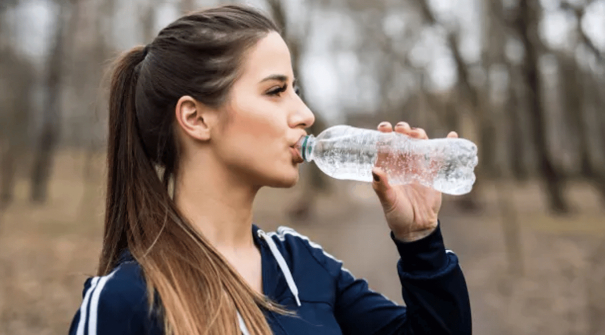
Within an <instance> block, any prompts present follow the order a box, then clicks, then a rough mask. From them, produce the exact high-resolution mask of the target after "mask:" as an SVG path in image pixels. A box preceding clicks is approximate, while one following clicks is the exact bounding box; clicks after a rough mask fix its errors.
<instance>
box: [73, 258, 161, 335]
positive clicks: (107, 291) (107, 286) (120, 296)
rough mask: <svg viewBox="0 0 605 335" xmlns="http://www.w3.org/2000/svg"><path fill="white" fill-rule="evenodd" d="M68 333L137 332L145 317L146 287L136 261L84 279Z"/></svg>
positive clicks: (146, 313) (140, 329) (141, 328)
mask: <svg viewBox="0 0 605 335" xmlns="http://www.w3.org/2000/svg"><path fill="white" fill-rule="evenodd" d="M82 295H83V297H82V304H81V306H80V308H79V310H78V312H77V314H76V316H75V317H74V320H73V322H72V327H71V328H72V329H71V330H70V334H137V333H143V331H144V329H143V327H144V326H143V325H144V324H146V323H147V322H146V321H147V318H148V317H149V315H150V314H149V304H148V300H147V287H146V284H145V280H144V279H143V275H142V271H141V268H140V266H139V264H138V263H136V262H124V263H121V264H120V265H119V266H118V267H116V268H115V269H114V270H113V271H112V272H111V273H109V274H107V275H105V276H99V277H92V278H89V279H87V280H86V282H85V284H84V291H83V293H82Z"/></svg>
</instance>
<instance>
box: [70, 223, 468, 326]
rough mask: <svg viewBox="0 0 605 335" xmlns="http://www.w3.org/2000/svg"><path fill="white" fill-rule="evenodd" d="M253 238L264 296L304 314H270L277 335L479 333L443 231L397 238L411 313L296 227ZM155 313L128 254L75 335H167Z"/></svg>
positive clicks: (86, 297) (79, 319)
mask: <svg viewBox="0 0 605 335" xmlns="http://www.w3.org/2000/svg"><path fill="white" fill-rule="evenodd" d="M253 236H254V241H255V243H256V244H257V245H258V246H259V247H260V250H261V255H262V278H263V291H264V293H265V294H266V295H267V296H268V297H269V298H271V299H272V300H273V301H275V302H277V303H279V304H281V305H283V306H286V307H287V308H288V309H291V310H294V311H296V314H297V316H296V317H293V316H287V315H278V314H274V313H270V312H267V313H266V315H267V320H268V322H269V325H270V327H271V329H272V331H273V333H274V334H276V335H278V334H279V335H281V334H283V335H285V334H288V335H298V334H301V335H302V334H304V335H308V334H317V335H336V334H359V335H372V334H376V335H378V334H381V335H382V334H384V335H386V334H406V335H412V334H414V335H420V334H431V335H437V334H471V311H470V303H469V297H468V290H467V287H466V283H465V280H464V276H463V275H462V271H461V269H460V266H459V265H458V258H457V257H456V255H455V254H454V253H452V252H451V251H449V250H446V249H445V247H444V244H443V239H442V236H441V231H440V229H439V228H437V230H435V232H433V233H432V234H431V235H429V236H427V237H425V238H423V239H421V240H418V241H414V242H409V243H404V242H401V241H398V240H396V239H395V238H393V235H392V234H391V237H392V238H393V241H394V243H395V245H396V247H397V250H398V251H399V255H400V257H401V259H400V260H399V262H398V264H397V271H398V273H399V279H400V282H401V291H402V295H403V299H404V301H405V303H406V305H407V307H404V306H399V305H397V304H395V303H394V302H392V301H390V300H388V299H387V298H385V297H384V296H382V295H381V294H379V293H376V292H374V291H372V290H370V289H369V288H368V284H367V282H366V281H365V280H362V279H356V278H355V277H354V276H353V275H352V274H351V273H350V272H349V271H347V270H346V269H345V268H343V266H342V262H341V261H339V260H336V259H335V258H334V257H332V256H331V255H329V254H327V253H326V252H324V251H323V249H322V248H321V247H320V246H318V245H316V244H314V243H313V242H311V241H309V239H308V238H306V237H305V236H302V235H300V234H298V233H297V232H295V231H294V230H292V229H289V228H285V227H280V228H279V229H278V230H277V233H269V234H267V233H264V232H263V231H262V230H260V229H258V227H256V226H253ZM280 263H281V264H280ZM148 311H149V306H148V303H147V291H146V287H145V283H144V280H143V277H142V273H141V268H140V266H139V265H138V264H137V263H136V262H135V261H134V259H132V257H131V256H130V255H129V254H128V253H125V254H123V255H122V257H121V259H120V262H119V265H118V266H117V267H116V268H115V269H114V271H113V272H112V273H111V274H109V275H107V276H103V277H94V278H89V279H88V280H86V283H85V285H84V292H83V302H82V306H81V307H80V309H79V310H78V312H77V313H76V315H75V317H74V319H73V321H72V324H71V328H70V330H69V334H71V335H97V334H98V335H110V334H111V335H122V334H137V335H138V334H146V335H147V334H149V335H160V334H163V330H162V322H161V320H160V318H158V317H157V316H156V314H153V313H152V314H150V313H148ZM150 315H151V316H150ZM234 322H235V320H234ZM242 327H243V329H242V333H244V334H245V333H246V331H247V330H246V329H245V326H244V325H242V324H241V323H240V328H242Z"/></svg>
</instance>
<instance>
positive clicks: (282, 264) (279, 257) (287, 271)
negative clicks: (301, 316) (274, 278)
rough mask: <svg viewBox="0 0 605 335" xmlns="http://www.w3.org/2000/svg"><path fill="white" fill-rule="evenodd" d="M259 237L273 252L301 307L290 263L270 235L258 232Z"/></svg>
mask: <svg viewBox="0 0 605 335" xmlns="http://www.w3.org/2000/svg"><path fill="white" fill-rule="evenodd" d="M258 235H259V236H260V237H262V238H263V239H264V240H265V241H266V242H267V244H268V245H269V249H270V250H271V253H272V254H273V257H275V260H276V261H277V264H278V265H279V268H280V269H281V272H282V273H283V274H284V277H286V282H287V283H288V287H289V288H290V292H292V294H293V295H294V299H295V300H296V304H298V306H300V305H301V303H300V299H299V298H298V287H296V283H295V282H294V278H292V273H291V272H290V268H288V263H286V260H285V259H284V256H282V254H281V253H280V252H279V249H277V245H275V242H274V241H273V239H272V238H271V237H270V236H269V235H267V234H265V232H264V231H262V230H259V231H258Z"/></svg>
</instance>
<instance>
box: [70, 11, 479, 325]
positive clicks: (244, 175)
mask: <svg viewBox="0 0 605 335" xmlns="http://www.w3.org/2000/svg"><path fill="white" fill-rule="evenodd" d="M277 31H278V29H277V28H276V26H275V25H274V23H272V22H271V21H270V20H269V19H267V18H266V17H265V16H263V15H262V14H260V13H258V12H257V11H255V10H253V9H250V8H248V7H243V6H225V7H218V8H214V9H209V10H205V11H202V12H198V13H194V14H190V15H187V16H185V17H182V18H180V19H178V20H177V21H175V22H174V23H172V24H170V25H169V26H168V27H166V28H165V29H163V30H162V31H161V32H160V33H159V35H158V36H157V37H156V38H155V40H154V41H153V42H152V43H151V44H149V45H148V46H146V47H144V48H143V47H137V48H134V49H132V50H130V51H129V52H127V53H126V54H124V55H123V56H122V57H121V58H120V59H119V60H118V62H117V65H116V67H115V69H114V72H113V77H112V82H111V91H110V107H109V112H110V116H109V147H108V184H107V185H108V186H107V208H106V216H105V233H104V240H103V250H102V253H101V256H100V264H99V268H98V276H97V277H94V278H90V279H88V280H87V281H86V283H85V287H84V293H83V302H82V305H81V307H80V309H79V310H78V312H77V313H76V315H75V317H74V319H73V322H72V325H71V329H70V334H89V335H93V334H112V335H113V334H176V335H184V334H238V333H243V334H271V333H273V334H326V335H327V334H343V333H344V334H470V332H471V322H470V307H469V301H468V292H467V289H466V284H465V282H464V277H463V275H462V272H461V270H460V267H459V266H458V262H457V258H456V256H455V255H454V254H452V253H446V250H445V248H444V246H443V240H442V237H441V234H440V230H439V227H438V221H437V214H438V211H439V207H440V205H441V194H440V193H438V192H436V191H433V190H430V189H427V188H424V187H421V186H417V185H409V186H397V187H391V186H390V185H389V184H388V181H387V179H386V176H385V174H384V173H383V172H382V171H381V170H380V169H378V168H376V169H375V170H374V171H373V172H374V178H375V182H374V183H373V187H374V189H375V191H376V193H377V195H378V197H379V198H380V201H381V203H382V206H383V207H384V211H385V214H386V221H387V223H388V225H389V227H390V228H391V230H392V238H393V241H394V243H395V245H396V247H397V250H398V251H399V254H400V255H401V260H400V262H399V263H398V272H399V277H400V279H401V285H402V293H403V298H404V299H405V302H406V304H407V308H406V307H403V306H397V305H396V304H395V303H393V302H391V301H389V300H387V299H386V298H384V297H383V296H381V295H380V294H378V293H375V292H373V291H371V290H369V289H368V285H367V283H366V282H365V281H363V280H359V279H355V278H354V277H353V276H352V275H351V274H350V273H349V272H348V271H346V270H345V269H344V268H343V267H342V263H341V262H339V261H337V260H335V259H334V258H332V257H331V256H329V255H327V254H325V253H324V252H323V251H322V249H321V248H320V247H319V246H317V245H316V244H314V243H312V242H310V241H309V240H308V239H307V238H305V237H303V236H301V235H299V234H297V233H296V232H295V231H293V230H290V229H285V228H283V229H281V230H279V231H278V233H271V234H267V233H264V232H263V231H262V230H260V229H259V228H258V227H257V226H255V225H253V223H252V222H253V219H252V204H253V201H254V198H255V196H256V194H257V192H258V191H259V189H260V188H261V187H263V186H270V187H284V188H285V187H291V186H293V185H294V184H295V183H296V182H297V179H298V164H299V163H300V162H301V160H300V157H299V156H298V155H297V154H296V151H295V150H294V146H295V144H296V143H297V141H298V140H299V139H300V138H301V137H302V136H304V135H305V128H307V127H309V126H310V125H311V124H312V123H313V121H314V117H313V114H312V113H311V111H310V110H309V109H308V108H307V107H306V106H305V104H304V103H303V101H302V100H301V99H300V97H299V96H298V95H297V88H296V82H295V80H294V74H293V73H292V67H291V62H290V54H289V51H288V48H287V46H286V44H285V42H284V41H283V39H282V38H281V37H280V35H279V34H278V33H277ZM379 129H380V130H381V131H385V132H390V131H393V129H392V127H391V125H390V124H388V123H383V124H381V125H380V126H379ZM395 131H398V132H401V133H404V134H408V135H410V136H413V137H417V138H427V137H426V134H425V132H424V131H423V130H422V129H410V127H409V126H408V125H407V124H406V123H399V124H398V125H397V126H396V127H395ZM450 136H456V135H455V133H451V134H450ZM368 243H371V242H368Z"/></svg>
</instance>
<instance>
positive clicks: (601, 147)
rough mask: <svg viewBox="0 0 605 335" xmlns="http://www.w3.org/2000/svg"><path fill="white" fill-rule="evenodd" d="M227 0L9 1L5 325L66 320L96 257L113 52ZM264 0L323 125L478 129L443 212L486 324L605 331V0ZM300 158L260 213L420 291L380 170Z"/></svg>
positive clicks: (488, 330)
mask: <svg viewBox="0 0 605 335" xmlns="http://www.w3.org/2000/svg"><path fill="white" fill-rule="evenodd" d="M232 2H237V1H232ZM224 3H226V2H225V1H212V0H198V1H196V0H181V1H179V0H122V1H117V0H0V334H63V333H66V332H67V328H68V327H69V322H70V320H71V317H72V316H73V314H74V313H75V311H76V309H77V308H78V307H79V304H80V301H81V290H82V284H83V282H84V279H85V278H86V276H87V275H91V274H92V273H94V269H95V266H96V260H97V257H98V252H99V250H100V243H101V229H102V228H101V222H102V216H103V206H104V205H103V191H104V184H103V182H104V176H105V175H104V173H105V172H104V149H105V132H106V123H107V111H106V105H107V101H106V97H107V96H106V90H105V87H104V85H103V79H104V75H105V70H106V69H107V65H108V64H109V63H110V61H111V59H112V58H113V57H115V56H116V55H117V54H119V52H122V51H124V50H126V49H128V48H130V47H132V46H134V45H137V44H147V43H149V42H150V41H151V40H152V39H153V37H154V36H155V35H156V34H157V32H158V31H159V30H160V29H161V28H162V27H163V26H165V25H166V24H168V23H169V22H171V21H172V20H174V19H176V18H177V17H178V16H179V15H180V14H181V13H185V12H188V11H192V10H196V9H200V8H204V7H209V6H214V5H219V4H224ZM246 3H247V4H250V5H253V6H256V7H258V8H260V9H262V10H263V11H265V12H267V13H268V14H269V15H271V16H272V17H273V18H274V19H275V20H276V22H277V23H278V24H279V25H280V26H281V27H283V36H284V38H285V39H286V41H287V42H288V44H289V46H290V49H291V52H292V57H293V66H294V69H295V72H296V73H297V74H298V77H299V79H300V81H301V83H302V91H303V95H304V99H305V100H306V101H307V103H308V104H309V106H310V107H311V109H312V110H313V111H314V112H315V114H316V117H317V122H316V124H315V125H314V126H313V129H311V130H310V131H309V132H310V133H315V134H317V133H319V132H320V131H322V130H323V129H325V128H326V127H328V126H330V125H333V124H342V123H346V124H351V125H356V126H360V127H366V128H374V127H375V126H376V125H377V124H378V122H380V121H383V120H387V121H390V122H392V123H395V122H397V121H400V120H405V121H407V122H409V123H410V124H411V125H412V126H417V127H422V128H425V129H426V130H427V133H428V134H429V136H430V137H443V136H445V135H446V134H447V132H448V131H450V130H456V131H458V133H459V134H460V136H461V137H465V138H468V139H470V140H472V141H474V142H475V143H477V144H478V146H479V158H480V164H479V166H478V169H477V180H478V181H477V183H476V185H475V187H474V189H473V192H471V193H470V194H469V195H467V196H463V197H446V199H445V204H444V208H443V211H442V218H441V219H442V223H443V229H444V231H445V239H446V244H447V247H448V248H450V249H453V250H454V251H455V252H456V253H457V254H458V255H459V256H460V259H461V264H462V268H463V270H464V271H465V274H466V276H467V281H468V285H469V289H470V293H471V300H472V307H473V314H474V317H473V322H474V328H475V333H476V334H490V335H493V334H496V335H498V334H605V303H603V302H604V301H605V257H603V255H604V254H605V240H604V239H605V219H603V214H604V211H603V208H605V206H604V205H605V0H540V1H539V0H454V1H452V0H449V1H448V0H371V1H370V0H257V1H246ZM301 172H302V174H301V181H300V183H299V184H298V185H297V186H296V187H295V188H293V189H290V190H263V192H262V194H261V196H260V197H259V200H258V201H257V208H256V218H255V220H256V222H257V223H258V224H260V225H261V226H263V227H264V228H267V229H270V228H272V227H274V226H277V225H288V226H293V227H295V228H296V229H297V230H299V231H300V232H301V233H303V234H305V235H309V236H310V237H311V238H312V239H314V240H316V241H317V242H319V243H320V244H322V245H323V246H324V247H325V249H327V250H328V251H329V252H330V253H332V254H334V255H336V256H337V257H339V258H341V259H343V260H344V261H345V265H347V267H348V268H350V269H351V270H352V271H353V272H354V273H355V274H356V275H357V276H359V277H364V278H367V279H368V280H369V282H370V285H371V286H372V287H373V288H374V289H376V290H378V291H381V292H385V294H386V295H387V296H389V297H391V298H393V299H395V300H397V299H398V301H401V298H400V297H399V296H400V291H399V290H400V288H399V284H398V280H397V277H396V272H395V262H396V260H397V256H396V250H395V248H394V247H393V246H392V245H391V244H390V242H389V241H388V239H389V237H388V231H387V230H386V227H385V226H386V225H384V224H382V223H381V222H382V221H383V217H382V212H381V210H380V208H379V205H378V202H377V201H376V200H375V199H374V197H373V194H372V190H371V187H370V186H369V185H368V184H361V183H355V182H344V181H334V180H331V179H329V178H326V177H325V176H323V175H322V173H321V172H319V171H318V170H317V169H316V168H315V167H314V166H313V165H304V166H303V167H302V168H301ZM383 249H384V250H383ZM367 250H371V252H369V253H368V252H367Z"/></svg>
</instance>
